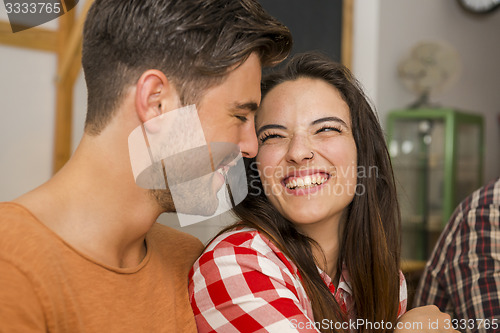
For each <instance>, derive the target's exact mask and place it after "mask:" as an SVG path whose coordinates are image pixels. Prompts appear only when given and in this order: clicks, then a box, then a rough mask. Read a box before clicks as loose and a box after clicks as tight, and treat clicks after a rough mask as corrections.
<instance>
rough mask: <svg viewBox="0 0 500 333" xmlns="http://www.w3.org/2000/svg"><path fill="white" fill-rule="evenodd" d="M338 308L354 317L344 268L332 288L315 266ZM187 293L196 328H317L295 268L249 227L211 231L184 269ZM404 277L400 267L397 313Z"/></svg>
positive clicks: (402, 301)
mask: <svg viewBox="0 0 500 333" xmlns="http://www.w3.org/2000/svg"><path fill="white" fill-rule="evenodd" d="M318 270H319V272H320V274H321V277H322V278H323V280H324V282H325V283H326V285H327V286H328V287H329V288H330V290H331V291H332V293H333V294H334V297H335V299H336V300H337V302H338V304H339V305H340V308H341V310H342V311H344V313H345V314H347V317H348V318H349V319H355V314H354V312H355V309H354V304H353V300H352V290H351V288H350V283H349V274H348V272H347V271H346V270H345V269H344V270H343V271H342V274H341V277H340V281H339V284H338V288H337V290H335V286H334V285H333V283H332V281H331V279H330V277H329V276H328V275H327V274H326V273H324V272H322V271H321V270H320V269H319V268H318ZM189 295H190V300H191V306H192V307H193V311H194V314H195V318H196V323H197V325H198V332H202V333H204V332H279V333H286V332H301V333H302V332H319V331H318V330H317V329H316V327H318V325H319V324H321V322H319V323H314V316H313V311H312V308H311V302H310V300H309V298H308V296H307V294H306V292H305V289H304V287H303V286H302V283H301V279H300V276H299V272H298V270H297V267H296V266H295V264H294V263H293V262H292V261H290V260H289V259H288V258H287V257H286V256H285V255H284V254H283V253H282V252H281V251H280V250H279V249H278V248H277V247H276V246H275V245H274V244H273V243H272V242H271V241H269V239H267V238H266V237H265V236H264V235H262V234H261V233H259V232H258V231H256V230H253V229H247V228H244V229H240V230H235V231H231V232H228V233H225V234H223V235H221V236H219V237H217V238H216V239H215V240H214V241H212V243H211V244H210V245H209V246H208V248H207V249H206V250H205V252H204V253H203V254H202V255H201V257H200V258H199V259H198V260H197V261H196V262H195V264H194V266H193V268H192V270H191V272H190V274H189ZM406 303H407V291H406V281H405V278H404V276H403V274H402V273H400V303H399V309H398V317H399V316H401V315H402V314H403V313H405V311H406Z"/></svg>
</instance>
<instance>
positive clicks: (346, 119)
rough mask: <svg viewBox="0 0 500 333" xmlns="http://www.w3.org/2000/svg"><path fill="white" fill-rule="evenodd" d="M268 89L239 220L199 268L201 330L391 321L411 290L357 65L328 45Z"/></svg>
mask: <svg viewBox="0 0 500 333" xmlns="http://www.w3.org/2000/svg"><path fill="white" fill-rule="evenodd" d="M262 87H263V91H262V95H263V100H262V105H261V107H260V109H259V111H258V112H257V116H256V120H255V122H256V131H257V137H258V140H259V152H258V154H257V156H256V158H255V159H254V160H253V161H251V163H249V164H248V171H249V184H250V186H249V195H248V197H247V199H245V201H243V202H242V203H241V204H240V205H239V206H237V207H236V209H235V211H236V214H237V216H238V218H239V219H240V220H241V221H240V222H238V223H236V224H235V225H232V226H230V227H228V228H226V229H225V230H224V231H222V232H221V233H220V234H219V235H218V236H217V237H216V238H215V239H214V240H213V241H212V242H211V243H210V244H209V246H208V247H207V248H206V250H205V252H204V253H203V254H202V256H201V257H200V258H199V259H198V261H197V262H196V263H195V265H194V266H193V269H192V271H191V274H190V285H189V290H190V297H191V304H192V306H193V310H194V312H195V316H196V321H197V325H198V330H199V332H256V331H260V332H280V333H281V332H333V331H335V332H349V331H359V332H372V331H378V332H383V331H393V329H394V328H395V327H396V324H397V321H398V318H399V317H400V316H401V315H403V313H404V312H405V311H406V302H407V295H406V283H405V280H404V277H403V275H402V274H401V272H400V270H399V259H400V258H399V253H400V243H399V229H400V214H399V209H398V203H397V198H396V191H395V186H394V178H393V174H392V169H391V163H390V159H389V155H388V153H387V148H386V145H385V141H384V136H383V133H382V130H381V128H380V125H379V122H378V120H377V117H376V116H375V114H374V112H373V110H372V109H371V107H370V104H369V103H368V102H367V100H366V98H365V96H364V94H363V92H362V90H361V89H360V87H359V85H358V83H357V82H356V80H355V79H354V78H353V77H352V75H351V74H350V73H349V71H348V70H347V69H346V68H345V67H343V66H342V65H340V64H337V63H335V62H332V61H330V60H329V59H327V58H325V57H323V56H320V55H316V54H304V55H300V56H297V57H295V58H294V59H292V60H291V61H290V63H289V64H288V66H287V67H286V68H285V69H284V70H282V71H281V72H278V73H276V74H274V75H272V76H270V77H268V78H267V79H265V80H264V82H263V85H262Z"/></svg>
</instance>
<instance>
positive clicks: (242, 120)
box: [235, 116, 248, 123]
mask: <svg viewBox="0 0 500 333" xmlns="http://www.w3.org/2000/svg"><path fill="white" fill-rule="evenodd" d="M235 117H236V118H238V119H239V120H241V122H243V123H246V122H247V121H248V118H247V117H246V116H235Z"/></svg>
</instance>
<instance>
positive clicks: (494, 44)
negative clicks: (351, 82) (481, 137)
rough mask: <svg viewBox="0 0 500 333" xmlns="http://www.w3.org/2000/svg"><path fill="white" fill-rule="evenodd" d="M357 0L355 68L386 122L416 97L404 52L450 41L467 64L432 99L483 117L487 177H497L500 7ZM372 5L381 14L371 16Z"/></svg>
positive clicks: (432, 0)
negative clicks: (401, 67)
mask: <svg viewBox="0 0 500 333" xmlns="http://www.w3.org/2000/svg"><path fill="white" fill-rule="evenodd" d="M355 1H356V8H355V9H356V10H357V11H356V17H355V22H356V23H355V30H354V33H355V38H354V48H355V49H354V54H355V57H354V64H353V67H354V68H353V70H354V72H355V74H356V75H357V76H358V77H359V78H360V79H361V80H362V81H363V82H364V84H365V87H366V88H367V91H368V93H369V94H370V96H371V97H372V99H373V100H374V102H375V105H376V107H377V109H378V111H379V116H380V119H381V120H382V122H383V123H385V120H386V117H387V113H388V112H389V111H390V110H392V109H396V108H402V107H405V106H407V105H409V104H411V103H412V102H413V101H414V100H415V99H416V98H415V96H414V95H413V94H412V93H410V92H408V91H406V90H405V88H404V87H403V86H402V85H401V83H400V81H399V79H398V77H397V72H396V67H397V64H398V63H399V61H400V60H401V58H402V57H404V56H405V55H406V54H407V52H408V51H409V50H410V49H411V47H413V46H414V45H415V44H416V43H418V42H420V41H422V40H434V41H445V42H448V43H449V44H451V45H452V46H453V47H454V48H455V49H456V50H457V51H458V53H459V54H460V57H461V59H462V63H463V70H462V73H461V76H460V77H459V79H458V81H457V82H456V83H455V84H454V85H452V86H451V87H450V88H449V90H447V91H445V92H443V94H442V95H438V96H435V97H433V98H432V102H436V103H439V104H441V105H443V106H450V107H456V108H459V109H463V110H468V111H470V112H473V113H479V114H482V115H483V116H484V117H485V125H486V138H485V139H486V147H485V148H486V150H485V174H484V180H485V182H487V181H488V180H491V179H494V178H496V177H499V176H500V123H499V119H498V118H499V116H500V94H499V93H498V91H499V87H500V64H499V59H500V43H499V42H498V41H499V40H500V39H499V36H498V33H499V32H500V10H498V11H496V12H494V13H493V14H492V15H487V16H477V17H476V16H472V15H470V14H467V13H465V12H464V11H463V10H462V9H461V8H460V7H459V5H458V3H457V2H456V1H451V0H418V1H414V0H355ZM373 8H375V9H373ZM368 10H371V11H372V14H373V15H374V16H378V19H377V20H376V19H374V18H373V17H372V18H370V15H369V14H368V13H367V12H366V11H368ZM367 17H368V19H367ZM374 21H376V22H375V23H374ZM377 24H378V26H377ZM360 45H361V46H360ZM374 73H375V74H374ZM374 76H375V79H373V77H374ZM365 77H366V78H368V80H366V81H365Z"/></svg>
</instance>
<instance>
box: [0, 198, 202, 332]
mask: <svg viewBox="0 0 500 333" xmlns="http://www.w3.org/2000/svg"><path fill="white" fill-rule="evenodd" d="M146 244H147V254H146V256H145V258H144V259H143V261H142V262H141V263H140V264H139V265H138V266H137V267H134V268H115V267H109V266H106V265H104V264H101V263H98V262H96V261H94V260H93V259H91V258H89V257H88V256H86V255H84V254H82V253H80V252H78V251H77V250H75V249H74V248H72V247H71V246H70V245H69V244H67V243H66V242H65V241H64V240H62V239H61V238H60V237H59V236H58V235H57V234H55V233H54V232H53V231H51V230H50V229H49V228H47V227H46V226H45V225H44V224H42V223H41V222H40V221H39V220H38V219H37V218H36V217H35V216H33V215H32V214H31V213H30V212H29V211H28V210H27V209H26V208H24V207H23V206H20V205H18V204H14V203H0V332H9V333H12V332H23V333H24V332H50V333H56V332H57V333H59V332H71V333H78V332H134V333H136V332H176V333H178V332H190V333H191V332H196V324H195V322H194V318H193V312H192V310H191V306H190V304H189V299H188V292H187V275H188V271H189V269H190V268H191V265H192V264H193V262H194V261H195V260H196V258H197V257H198V255H199V254H200V253H201V251H202V250H203V246H202V244H201V242H200V241H199V240H198V239H196V238H194V237H192V236H190V235H187V234H185V233H182V232H180V231H177V230H174V229H172V228H169V227H166V226H163V225H159V224H155V225H154V226H153V227H152V229H151V230H150V231H149V232H148V234H147V236H146Z"/></svg>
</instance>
